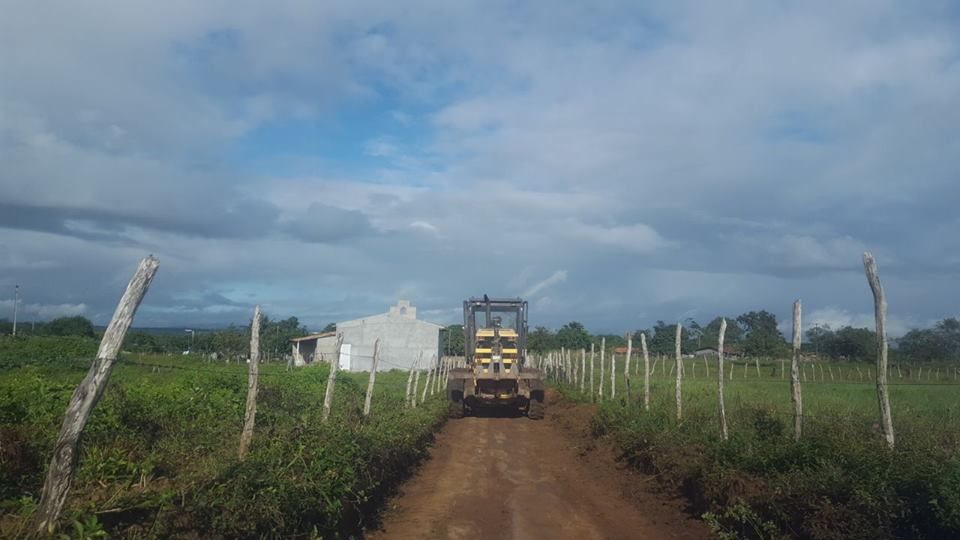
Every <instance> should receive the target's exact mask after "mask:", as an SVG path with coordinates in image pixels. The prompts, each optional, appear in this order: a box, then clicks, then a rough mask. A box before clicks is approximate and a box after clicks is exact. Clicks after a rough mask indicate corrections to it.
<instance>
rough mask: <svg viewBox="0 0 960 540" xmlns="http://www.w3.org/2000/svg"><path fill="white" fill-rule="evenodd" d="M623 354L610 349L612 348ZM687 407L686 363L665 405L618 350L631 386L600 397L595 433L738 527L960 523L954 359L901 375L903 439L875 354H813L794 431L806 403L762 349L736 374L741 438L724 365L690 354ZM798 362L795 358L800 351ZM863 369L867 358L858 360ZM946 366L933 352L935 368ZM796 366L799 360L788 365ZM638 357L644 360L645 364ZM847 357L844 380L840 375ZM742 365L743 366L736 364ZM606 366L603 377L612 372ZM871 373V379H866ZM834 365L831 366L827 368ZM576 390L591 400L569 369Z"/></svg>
mask: <svg viewBox="0 0 960 540" xmlns="http://www.w3.org/2000/svg"><path fill="white" fill-rule="evenodd" d="M608 361H609V359H608ZM686 362H687V363H686V366H687V367H686V369H685V375H686V377H685V379H684V382H683V420H682V421H681V422H679V423H678V422H677V421H676V418H675V415H676V405H675V376H674V375H673V374H672V373H671V371H670V365H671V364H672V361H667V362H666V366H667V371H666V372H664V370H663V369H662V367H659V366H658V369H657V373H656V374H655V376H654V377H653V378H652V379H651V410H650V412H645V411H644V410H643V405H642V391H643V390H642V389H643V377H642V375H641V376H639V377H638V376H636V375H633V374H632V380H631V390H632V391H631V396H630V399H629V400H628V399H626V385H625V382H624V381H623V378H622V370H623V359H622V358H618V361H617V365H618V371H619V373H618V384H617V394H616V395H617V399H616V400H613V401H610V400H609V395H610V392H609V375H610V374H609V365H608V366H607V370H606V372H605V379H606V381H605V382H606V384H605V394H606V396H607V398H608V399H607V400H604V401H602V402H600V406H599V409H598V412H597V415H596V417H595V419H594V426H593V429H594V434H595V435H596V436H598V437H609V438H611V439H612V440H613V441H614V442H615V443H616V444H617V445H618V446H619V447H620V448H621V450H622V452H623V459H625V460H626V461H628V462H629V463H631V464H632V465H634V466H636V467H638V468H640V469H642V470H644V471H646V472H648V473H651V474H652V475H655V476H654V477H655V478H656V479H657V480H658V481H659V482H660V484H661V485H662V486H664V487H665V488H666V489H668V490H673V491H677V492H679V493H681V494H682V495H684V496H686V497H687V498H688V500H689V501H690V504H691V509H692V510H693V511H695V512H697V513H699V514H702V515H704V517H705V518H706V519H707V521H708V522H709V523H710V524H711V526H713V527H714V529H715V531H716V532H717V533H718V534H720V535H721V536H722V537H729V538H744V537H745V538H777V537H799V538H918V537H920V538H946V537H953V538H955V537H958V536H960V384H958V382H956V381H955V380H954V379H953V371H952V368H948V367H947V366H939V367H940V368H941V371H940V374H941V377H940V378H939V379H938V378H936V377H935V376H932V377H931V378H930V379H927V377H926V375H925V374H921V378H920V379H919V380H918V379H917V378H916V374H917V372H918V370H917V368H916V367H912V369H911V370H910V375H907V373H906V371H905V369H901V371H900V373H901V374H902V375H903V377H902V378H901V377H898V376H897V371H896V369H894V370H892V373H893V376H892V378H891V385H890V401H891V404H892V409H893V423H894V428H895V432H896V436H897V446H896V449H895V450H894V451H889V450H887V448H886V447H885V445H884V444H883V441H882V437H881V434H880V432H879V412H878V410H879V409H878V404H877V397H876V390H875V386H874V384H873V382H872V379H869V378H868V377H867V369H868V368H870V369H873V368H874V366H872V365H869V366H868V365H867V364H860V365H854V364H842V366H841V369H842V373H843V376H841V375H840V371H841V370H839V369H838V364H833V365H831V366H830V369H829V370H828V369H827V366H824V370H823V377H821V372H820V370H819V369H817V378H816V380H814V378H813V374H812V373H813V369H812V366H807V381H806V382H805V383H802V389H803V404H804V431H803V437H802V439H801V441H800V442H799V443H797V442H794V441H793V431H792V429H793V423H792V422H793V420H792V418H793V406H792V403H791V401H790V389H789V383H788V382H787V381H786V380H783V379H781V375H780V373H779V370H780V362H779V361H775V362H766V363H761V365H760V374H759V375H758V374H757V370H756V366H755V365H754V363H753V362H752V361H751V362H749V363H748V364H747V367H746V370H744V363H743V362H742V361H740V362H737V363H736V364H735V365H734V366H733V369H734V378H733V380H730V379H729V378H726V377H725V396H726V408H727V416H728V422H729V433H730V440H729V441H726V442H724V441H722V440H721V438H720V424H719V419H718V418H719V415H718V406H717V402H718V399H717V371H716V362H715V360H714V361H713V362H712V363H711V367H710V369H711V372H710V373H711V376H710V377H709V378H707V377H706V368H705V367H704V366H703V361H702V360H696V362H697V363H698V369H697V377H696V378H694V377H693V369H692V365H691V364H692V362H694V361H693V360H686ZM787 366H789V364H787ZM858 367H859V368H860V372H859V373H858V372H857V368H858ZM930 367H932V368H933V371H932V373H934V374H935V373H936V369H937V366H924V372H926V371H927V369H928V368H930ZM788 369H789V367H788ZM632 371H633V370H631V372H632ZM830 371H833V374H834V380H833V381H831V380H830ZM727 373H728V374H729V371H728V372H727ZM599 374H600V373H599V368H596V369H595V373H594V382H595V384H599ZM861 377H862V379H863V380H861ZM822 378H825V379H826V380H825V381H824V380H822ZM558 386H559V388H560V389H561V391H563V392H564V394H565V395H566V396H568V397H569V398H572V399H577V400H582V401H589V400H591V397H590V396H589V392H581V391H580V390H579V384H577V385H572V384H569V383H567V382H559V383H558Z"/></svg>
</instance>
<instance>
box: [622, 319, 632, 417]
mask: <svg viewBox="0 0 960 540" xmlns="http://www.w3.org/2000/svg"><path fill="white" fill-rule="evenodd" d="M632 354H633V335H631V334H630V333H629V332H628V333H627V359H626V364H624V366H623V381H624V383H626V385H627V387H626V393H627V402H628V403H629V402H630V355H632Z"/></svg>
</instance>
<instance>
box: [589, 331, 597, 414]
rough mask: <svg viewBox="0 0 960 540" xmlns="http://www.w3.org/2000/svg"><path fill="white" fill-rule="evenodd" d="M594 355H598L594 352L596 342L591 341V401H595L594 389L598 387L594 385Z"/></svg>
mask: <svg viewBox="0 0 960 540" xmlns="http://www.w3.org/2000/svg"><path fill="white" fill-rule="evenodd" d="M594 356H596V353H595V352H594V344H593V343H591V344H590V401H595V400H594V394H593V389H594V388H596V387H595V386H593V357H594Z"/></svg>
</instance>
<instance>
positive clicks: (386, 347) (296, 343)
mask: <svg viewBox="0 0 960 540" xmlns="http://www.w3.org/2000/svg"><path fill="white" fill-rule="evenodd" d="M442 329H443V326H442V325H439V324H434V323H431V322H427V321H421V320H419V319H417V308H416V307H414V306H412V305H411V304H410V302H409V301H407V300H400V301H399V302H398V303H397V305H395V306H391V307H390V309H389V310H388V311H387V312H386V313H380V314H377V315H370V316H368V317H363V318H360V319H354V320H351V321H343V322H338V323H337V331H336V333H327V334H314V335H313V336H305V337H303V338H297V339H296V340H291V344H292V347H293V357H294V363H295V364H296V365H305V364H306V363H309V362H312V361H328V357H332V356H333V354H334V348H335V347H336V341H337V338H336V334H341V335H342V336H343V347H342V348H341V351H340V358H339V366H340V369H342V370H346V371H353V372H359V371H370V366H371V364H372V363H373V348H374V344H375V343H376V341H377V339H380V365H379V367H378V369H377V371H389V370H391V369H404V370H406V369H410V368H412V367H413V365H414V363H416V361H417V358H419V357H420V356H421V355H422V356H423V362H424V363H426V362H429V361H430V360H431V359H433V358H434V357H435V356H436V357H439V355H440V330H442ZM298 355H299V357H300V360H299V361H298V360H297V358H298Z"/></svg>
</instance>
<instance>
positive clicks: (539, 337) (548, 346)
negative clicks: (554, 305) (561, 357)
mask: <svg viewBox="0 0 960 540" xmlns="http://www.w3.org/2000/svg"><path fill="white" fill-rule="evenodd" d="M556 338H557V337H556V336H555V335H554V333H553V332H551V331H550V330H549V329H548V328H546V327H543V326H538V327H536V328H534V329H533V331H532V332H530V333H528V334H527V349H529V350H531V351H533V352H538V353H542V352H546V351H549V350H553V349H555V348H557V344H556V341H557V339H556Z"/></svg>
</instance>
